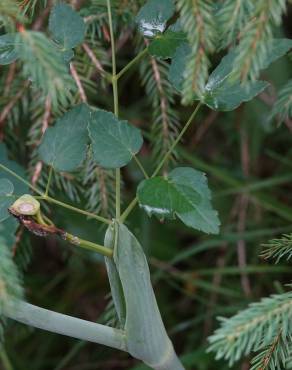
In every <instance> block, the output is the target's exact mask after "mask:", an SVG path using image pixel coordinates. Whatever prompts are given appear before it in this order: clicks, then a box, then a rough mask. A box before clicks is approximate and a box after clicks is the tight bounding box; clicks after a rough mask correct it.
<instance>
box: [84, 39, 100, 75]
mask: <svg viewBox="0 0 292 370" xmlns="http://www.w3.org/2000/svg"><path fill="white" fill-rule="evenodd" d="M82 47H83V49H84V50H85V52H86V54H87V55H88V56H89V58H90V60H91V61H92V63H93V65H94V66H95V68H96V69H97V70H98V72H100V73H104V72H105V71H104V69H103V67H102V65H101V63H100V61H99V60H98V59H97V58H96V56H95V55H94V52H93V51H92V50H91V49H90V47H89V46H88V44H86V43H85V42H84V43H83V44H82Z"/></svg>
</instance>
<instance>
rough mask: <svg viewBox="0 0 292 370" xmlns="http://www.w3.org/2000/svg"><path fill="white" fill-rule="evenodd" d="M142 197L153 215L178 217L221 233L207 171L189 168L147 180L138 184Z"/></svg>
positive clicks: (214, 232)
mask: <svg viewBox="0 0 292 370" xmlns="http://www.w3.org/2000/svg"><path fill="white" fill-rule="evenodd" d="M137 195H138V200H139V203H140V205H141V207H143V208H144V209H145V211H146V212H147V213H148V214H149V215H151V214H156V215H157V216H159V217H162V218H163V217H167V218H169V217H174V216H175V215H177V216H178V217H179V218H180V219H181V221H182V222H184V223H185V224H186V225H187V226H190V227H192V228H194V229H198V230H202V231H204V232H206V233H213V234H216V233H218V232H219V225H220V222H219V219H218V214H217V212H216V211H215V210H213V208H212V205H211V201H210V199H211V193H210V190H209V188H208V184H207V179H206V176H205V174H203V173H202V172H200V171H197V170H194V169H192V168H188V167H180V168H176V169H175V170H173V171H171V172H170V174H169V175H168V176H167V177H154V178H151V179H147V180H144V181H143V182H142V183H141V184H140V185H139V187H138V191H137Z"/></svg>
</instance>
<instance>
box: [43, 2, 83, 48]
mask: <svg viewBox="0 0 292 370" xmlns="http://www.w3.org/2000/svg"><path fill="white" fill-rule="evenodd" d="M49 30H50V32H51V34H52V36H53V38H54V39H55V41H57V42H58V43H60V44H62V45H63V46H64V48H65V49H66V50H67V49H72V48H74V47H75V46H77V45H79V44H81V43H82V42H83V40H84V35H85V23H84V21H83V19H82V18H81V17H80V15H79V14H78V13H76V12H75V11H74V10H73V9H72V8H71V6H69V5H67V4H57V5H55V6H54V7H53V9H52V11H51V14H50V19H49Z"/></svg>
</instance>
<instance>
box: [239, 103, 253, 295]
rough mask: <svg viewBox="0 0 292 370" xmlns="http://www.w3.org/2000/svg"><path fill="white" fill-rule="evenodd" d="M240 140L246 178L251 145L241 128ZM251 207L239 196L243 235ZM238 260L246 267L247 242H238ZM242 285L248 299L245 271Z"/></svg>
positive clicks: (249, 289) (243, 170)
mask: <svg viewBox="0 0 292 370" xmlns="http://www.w3.org/2000/svg"><path fill="white" fill-rule="evenodd" d="M238 115H239V117H240V116H242V114H241V110H239V111H238ZM240 139H241V146H240V147H241V166H242V172H243V174H244V177H246V178H247V177H248V176H249V167H250V165H249V162H250V158H249V144H248V137H247V133H246V131H245V130H244V129H243V128H241V127H240ZM248 205H249V196H248V194H241V195H240V196H239V212H238V222H237V232H238V233H240V234H241V233H243V232H244V231H245V228H246V218H247V210H248ZM237 258H238V265H239V267H240V268H241V269H244V268H245V267H246V244H245V240H243V239H240V240H238V242H237ZM241 285H242V289H243V291H244V294H245V295H246V297H250V295H251V285H250V281H249V278H248V276H247V275H246V273H244V272H243V271H242V272H241Z"/></svg>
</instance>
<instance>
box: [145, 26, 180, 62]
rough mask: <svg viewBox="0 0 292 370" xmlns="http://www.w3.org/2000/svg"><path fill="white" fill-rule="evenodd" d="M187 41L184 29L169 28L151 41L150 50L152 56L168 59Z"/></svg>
mask: <svg viewBox="0 0 292 370" xmlns="http://www.w3.org/2000/svg"><path fill="white" fill-rule="evenodd" d="M185 41H186V34H185V33H184V32H182V31H180V32H174V31H172V30H167V31H166V32H165V33H163V34H162V35H157V36H156V37H155V39H154V40H153V41H152V42H151V43H150V45H149V48H148V51H149V53H150V54H151V55H152V56H155V57H159V58H163V59H167V58H172V57H173V55H174V54H175V51H176V49H177V48H178V47H179V46H180V45H181V44H182V43H183V42H185Z"/></svg>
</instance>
